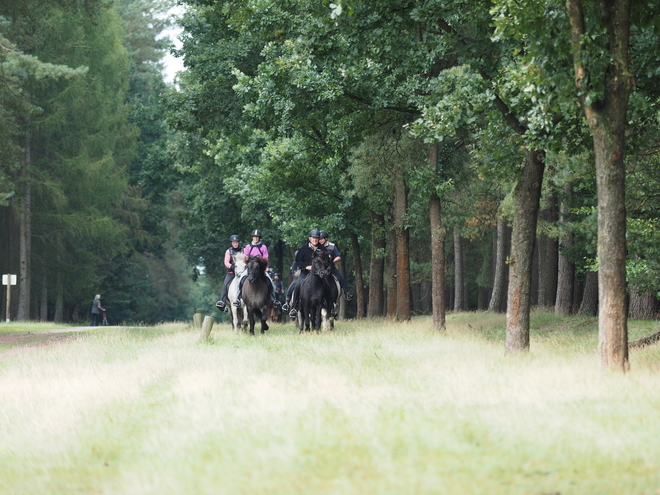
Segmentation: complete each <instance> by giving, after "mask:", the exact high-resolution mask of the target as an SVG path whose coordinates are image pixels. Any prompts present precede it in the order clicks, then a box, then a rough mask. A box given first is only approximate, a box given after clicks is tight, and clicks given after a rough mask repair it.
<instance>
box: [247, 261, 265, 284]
mask: <svg viewBox="0 0 660 495" xmlns="http://www.w3.org/2000/svg"><path fill="white" fill-rule="evenodd" d="M266 266H268V261H267V260H265V259H263V258H261V257H260V256H250V258H249V259H248V262H247V271H248V275H247V276H248V281H250V282H254V281H255V280H257V279H258V278H259V277H265V276H266Z"/></svg>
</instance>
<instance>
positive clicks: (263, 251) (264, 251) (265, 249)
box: [259, 244, 268, 261]
mask: <svg viewBox="0 0 660 495" xmlns="http://www.w3.org/2000/svg"><path fill="white" fill-rule="evenodd" d="M259 251H261V257H262V258H263V259H265V260H266V261H268V247H267V246H266V245H265V244H262V245H261V248H260V249H259Z"/></svg>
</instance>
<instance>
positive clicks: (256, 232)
mask: <svg viewBox="0 0 660 495" xmlns="http://www.w3.org/2000/svg"><path fill="white" fill-rule="evenodd" d="M250 237H258V238H259V239H261V230H259V229H256V230H253V231H252V234H250Z"/></svg>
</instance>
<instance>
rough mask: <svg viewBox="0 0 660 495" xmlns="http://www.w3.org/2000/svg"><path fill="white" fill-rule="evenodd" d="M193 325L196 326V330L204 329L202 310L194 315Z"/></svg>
mask: <svg viewBox="0 0 660 495" xmlns="http://www.w3.org/2000/svg"><path fill="white" fill-rule="evenodd" d="M193 324H194V325H195V328H199V329H201V328H202V310H201V309H198V310H197V311H195V314H194V315H193Z"/></svg>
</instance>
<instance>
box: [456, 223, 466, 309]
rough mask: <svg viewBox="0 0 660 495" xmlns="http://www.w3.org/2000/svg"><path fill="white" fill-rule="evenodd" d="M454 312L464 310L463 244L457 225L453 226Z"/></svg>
mask: <svg viewBox="0 0 660 495" xmlns="http://www.w3.org/2000/svg"><path fill="white" fill-rule="evenodd" d="M454 286H455V291H456V297H455V298H454V311H464V310H465V270H464V268H463V242H462V239H461V233H460V230H459V228H458V225H454Z"/></svg>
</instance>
